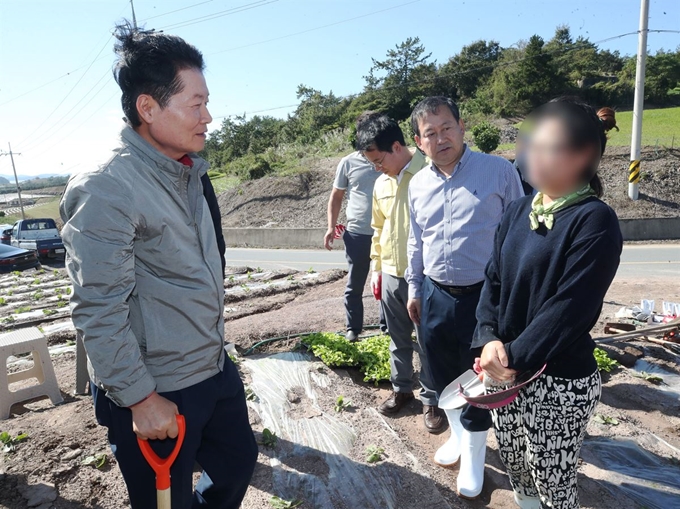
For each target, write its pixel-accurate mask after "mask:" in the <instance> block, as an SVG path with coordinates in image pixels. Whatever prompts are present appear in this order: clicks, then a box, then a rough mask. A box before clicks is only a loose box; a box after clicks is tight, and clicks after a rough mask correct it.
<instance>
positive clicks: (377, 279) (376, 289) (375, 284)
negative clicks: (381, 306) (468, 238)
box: [371, 272, 382, 300]
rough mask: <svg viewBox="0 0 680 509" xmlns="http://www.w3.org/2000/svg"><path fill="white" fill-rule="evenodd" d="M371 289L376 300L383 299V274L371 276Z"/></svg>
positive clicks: (375, 273) (378, 273) (377, 273)
mask: <svg viewBox="0 0 680 509" xmlns="http://www.w3.org/2000/svg"><path fill="white" fill-rule="evenodd" d="M371 289H372V290H373V297H375V300H380V299H382V272H374V273H373V275H372V276H371Z"/></svg>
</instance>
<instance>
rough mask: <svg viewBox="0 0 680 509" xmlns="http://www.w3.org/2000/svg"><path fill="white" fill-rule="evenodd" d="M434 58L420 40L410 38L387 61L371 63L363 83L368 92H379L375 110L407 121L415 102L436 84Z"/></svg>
mask: <svg viewBox="0 0 680 509" xmlns="http://www.w3.org/2000/svg"><path fill="white" fill-rule="evenodd" d="M431 55H432V53H426V52H425V47H424V46H423V45H422V44H421V43H420V39H419V38H418V37H409V38H408V39H406V40H405V41H404V42H402V43H401V44H397V45H396V46H395V47H394V48H393V49H390V50H388V51H387V54H386V56H385V59H384V60H376V59H375V58H373V59H371V60H372V62H373V65H372V66H371V69H370V70H369V72H368V75H367V76H364V79H365V80H366V91H367V92H368V93H371V92H377V94H376V98H377V99H378V102H377V104H376V108H375V109H377V110H380V111H383V112H385V113H387V114H388V115H390V116H391V117H393V118H398V119H402V118H406V117H407V116H408V115H409V114H410V113H411V108H412V106H413V105H414V104H413V103H414V101H417V100H420V99H421V98H422V97H424V96H425V95H428V91H429V90H431V89H432V86H433V84H434V81H435V80H436V75H437V66H436V64H435V63H434V62H429V59H430V56H431Z"/></svg>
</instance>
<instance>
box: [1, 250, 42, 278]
mask: <svg viewBox="0 0 680 509" xmlns="http://www.w3.org/2000/svg"><path fill="white" fill-rule="evenodd" d="M32 268H40V260H38V254H37V253H36V252H35V251H32V250H30V249H22V248H20V247H14V246H8V245H6V244H0V272H13V271H15V270H26V269H32Z"/></svg>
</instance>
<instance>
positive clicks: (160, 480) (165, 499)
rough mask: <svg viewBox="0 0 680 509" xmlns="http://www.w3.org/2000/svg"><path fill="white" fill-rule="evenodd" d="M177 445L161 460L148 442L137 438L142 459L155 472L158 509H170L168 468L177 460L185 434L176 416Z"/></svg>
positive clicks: (183, 423)
mask: <svg viewBox="0 0 680 509" xmlns="http://www.w3.org/2000/svg"><path fill="white" fill-rule="evenodd" d="M177 429H178V431H179V432H178V434H177V443H176V444H175V448H174V449H173V450H172V452H171V453H170V456H168V457H167V458H164V459H161V458H159V457H158V455H157V454H156V453H155V452H154V451H153V449H152V448H151V445H150V444H149V441H148V440H142V439H141V438H137V443H138V444H139V448H140V449H141V451H142V455H143V456H144V459H146V461H147V463H149V466H150V467H151V468H153V471H154V472H156V500H157V507H158V509H172V501H171V498H170V467H171V466H172V464H173V463H174V462H175V459H177V455H178V454H179V450H180V449H181V448H182V442H184V434H185V432H186V423H185V422H184V416H183V415H177Z"/></svg>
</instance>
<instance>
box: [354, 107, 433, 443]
mask: <svg viewBox="0 0 680 509" xmlns="http://www.w3.org/2000/svg"><path fill="white" fill-rule="evenodd" d="M356 148H357V150H359V151H361V153H362V154H363V156H364V157H365V158H366V159H367V160H368V161H369V162H370V163H371V164H372V165H373V166H374V168H375V169H376V170H378V171H379V172H381V173H382V175H380V176H379V177H378V179H377V180H376V182H375V186H374V190H373V207H372V224H371V226H372V227H373V230H374V233H373V239H372V244H371V264H372V270H373V273H372V277H371V288H372V289H373V292H374V294H376V295H380V297H381V298H382V302H383V309H384V311H385V318H386V320H387V328H388V330H389V333H390V336H391V339H392V341H391V343H390V352H391V356H390V364H391V382H392V387H393V389H394V392H393V393H392V395H391V396H390V397H389V398H388V399H387V400H386V401H384V402H383V403H382V405H380V407H379V409H378V410H379V411H380V412H381V413H382V414H385V415H394V414H396V413H398V412H399V411H400V410H401V409H402V408H403V407H404V405H406V404H408V403H409V402H410V401H411V400H413V399H414V397H413V352H414V351H416V352H418V355H419V356H420V363H421V367H422V368H421V371H420V385H421V391H420V399H421V401H422V403H423V415H424V421H425V427H426V428H427V430H428V431H429V432H430V433H439V432H441V431H443V429H444V427H445V426H446V421H445V419H444V417H443V415H442V413H441V411H440V410H439V408H438V407H437V396H436V393H435V391H434V390H433V389H432V385H431V383H430V375H429V368H428V365H427V359H426V358H425V355H424V353H423V350H422V349H421V348H420V346H419V344H418V343H417V342H414V341H413V339H412V334H413V331H414V328H415V331H416V339H417V337H418V330H417V327H416V326H415V325H414V324H413V322H412V321H411V319H410V318H409V314H408V310H407V308H406V303H407V301H408V284H407V283H406V280H405V279H404V273H405V271H406V267H407V266H408V260H407V256H406V246H407V243H408V236H409V229H410V218H409V204H408V186H409V182H410V181H411V178H412V177H413V175H415V174H416V173H417V172H418V171H419V170H420V169H421V168H422V167H423V166H425V164H426V161H425V157H424V156H423V155H422V153H421V152H418V151H416V153H415V155H413V154H412V153H411V151H410V150H409V149H408V148H407V147H406V143H405V140H404V134H403V133H402V131H401V128H400V127H399V124H397V123H396V122H395V121H394V120H392V119H391V118H389V117H388V116H387V115H383V114H373V115H370V116H369V117H367V118H366V119H364V120H363V122H361V123H359V124H358V125H357V145H356ZM378 292H379V293H378Z"/></svg>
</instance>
